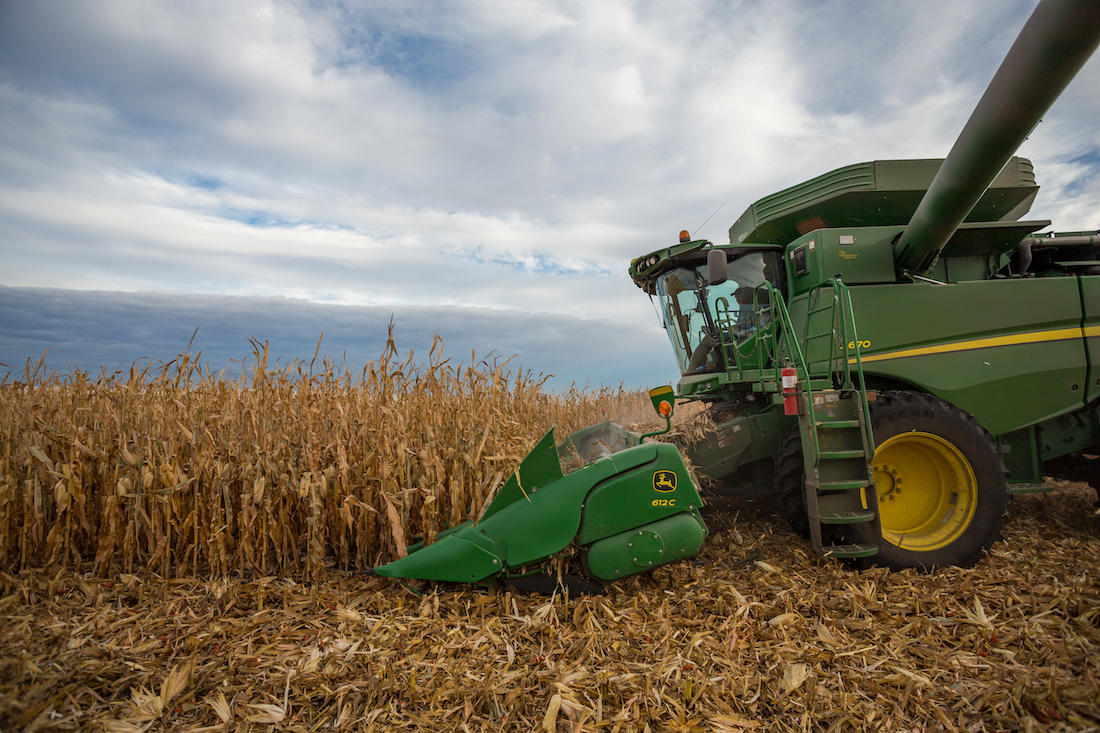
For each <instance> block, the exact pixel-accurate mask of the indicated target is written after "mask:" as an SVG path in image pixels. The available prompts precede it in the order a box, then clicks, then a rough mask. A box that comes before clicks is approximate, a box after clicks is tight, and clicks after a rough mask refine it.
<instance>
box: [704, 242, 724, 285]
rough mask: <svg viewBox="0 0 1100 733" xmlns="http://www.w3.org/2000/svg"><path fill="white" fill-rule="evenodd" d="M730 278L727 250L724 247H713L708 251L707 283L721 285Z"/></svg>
mask: <svg viewBox="0 0 1100 733" xmlns="http://www.w3.org/2000/svg"><path fill="white" fill-rule="evenodd" d="M728 278H729V270H728V268H727V267H726V251H725V250H724V249H712V250H711V251H710V252H707V284H708V285H721V284H722V283H724V282H725V281H726V280H727V279H728Z"/></svg>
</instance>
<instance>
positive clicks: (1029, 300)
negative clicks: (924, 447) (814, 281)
mask: <svg viewBox="0 0 1100 733" xmlns="http://www.w3.org/2000/svg"><path fill="white" fill-rule="evenodd" d="M852 300H853V303H854V306H855V310H856V318H857V320H858V321H859V333H860V339H861V341H862V342H863V346H864V348H863V365H864V371H865V372H866V373H867V375H868V378H871V377H873V376H875V375H879V376H884V377H888V378H892V379H896V380H899V381H901V382H904V383H907V384H912V385H915V386H916V387H918V388H919V389H921V390H923V391H927V392H930V393H932V394H934V395H936V396H938V397H941V398H943V399H945V400H947V401H948V402H950V403H952V404H954V405H957V406H958V407H960V408H962V409H963V410H965V411H966V412H969V413H970V414H971V415H973V416H974V418H975V419H976V420H977V421H978V422H979V423H980V424H981V425H982V427H984V428H985V429H986V430H988V431H989V432H990V433H993V434H994V435H1000V434H1003V433H1009V432H1012V431H1014V430H1018V429H1020V428H1023V427H1026V426H1028V425H1033V424H1035V423H1038V422H1041V421H1043V420H1046V419H1049V418H1051V417H1055V416H1057V415H1060V414H1065V413H1068V412H1072V411H1074V410H1077V409H1079V408H1080V407H1081V406H1082V405H1083V396H1084V394H1085V389H1084V384H1085V378H1086V372H1087V370H1088V358H1087V356H1086V353H1085V345H1084V341H1083V340H1082V338H1081V324H1082V311H1081V296H1080V290H1079V286H1078V279H1077V278H1070V277H1064V278H1053V277H1052V278H1034V279H1022V280H1010V281H1005V280H1000V281H978V282H964V283H952V284H950V285H924V284H919V285H918V284H914V285H905V286H879V285H868V286H862V287H857V288H852Z"/></svg>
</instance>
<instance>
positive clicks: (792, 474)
mask: <svg viewBox="0 0 1100 733" xmlns="http://www.w3.org/2000/svg"><path fill="white" fill-rule="evenodd" d="M1098 43H1100V3H1098V2H1095V1H1094V0H1042V2H1041V3H1040V4H1039V6H1038V7H1037V8H1036V10H1035V12H1034V13H1033V15H1032V17H1031V18H1030V19H1029V20H1028V22H1027V24H1026V25H1025V26H1024V28H1023V30H1022V31H1021V33H1020V36H1019V38H1018V39H1017V40H1016V42H1015V44H1014V45H1013V47H1012V49H1011V50H1010V51H1009V54H1008V56H1007V57H1006V58H1005V60H1004V62H1003V63H1002V65H1001V68H1000V69H999V70H998V72H997V74H996V76H995V77H994V79H993V81H992V82H991V83H990V86H989V88H988V89H987V91H986V93H985V95H984V96H983V97H982V99H981V101H980V102H979V103H978V106H977V108H976V109H975V111H974V113H973V115H972V116H971V118H970V120H969V122H967V124H966V126H965V128H964V129H963V131H962V133H961V135H960V136H959V139H958V140H957V142H956V143H955V146H954V148H953V149H952V150H951V152H950V154H949V155H948V157H947V158H946V160H885V161H874V162H870V163H860V164H857V165H852V166H848V167H845V168H840V169H838V170H835V171H832V172H829V173H826V174H825V175H822V176H819V177H817V178H814V179H812V180H809V181H806V182H805V183H802V184H799V185H797V186H793V187H791V188H788V189H786V190H784V191H780V192H779V193H776V194H772V195H771V196H766V197H765V198H762V199H760V200H759V201H757V202H756V203H754V204H753V205H752V206H750V207H749V208H748V209H746V210H745V213H744V214H742V215H741V217H740V218H739V219H738V220H737V221H736V222H735V223H734V224H733V226H732V227H731V228H730V242H729V244H720V245H714V244H712V243H710V242H708V241H702V240H692V239H691V237H690V235H688V233H687V232H683V233H682V234H681V237H680V242H679V244H675V245H673V246H670V247H667V248H663V249H660V250H658V251H656V252H652V253H650V254H647V255H644V256H642V257H639V258H638V259H636V260H634V262H633V263H632V264H631V266H630V275H631V277H632V278H633V279H634V282H635V283H636V284H637V285H638V286H639V287H640V288H642V289H643V290H644V291H645V292H647V293H649V294H650V295H651V296H654V297H656V298H657V299H659V302H660V305H661V309H662V311H663V315H664V325H665V328H666V329H667V332H668V336H669V339H670V340H671V342H672V348H673V351H674V352H675V355H676V359H677V362H678V363H679V366H680V372H681V375H682V376H681V379H680V381H679V384H678V386H677V389H676V395H675V396H678V397H680V398H681V399H687V400H701V401H704V402H708V403H711V404H712V414H713V415H714V417H715V422H716V424H717V429H716V430H715V431H714V432H713V433H712V434H711V435H710V436H709V437H707V438H706V439H704V440H703V441H701V442H699V443H697V444H695V445H694V446H689V447H687V450H688V452H689V455H690V457H691V459H692V461H693V463H694V464H695V466H696V467H697V468H698V469H699V470H700V471H701V472H703V473H704V474H706V475H707V476H709V477H712V478H714V479H719V480H728V479H731V478H735V477H737V476H741V477H745V478H748V479H751V480H752V481H753V482H754V483H755V484H756V485H757V486H761V487H765V489H766V490H771V491H774V492H775V493H776V494H778V496H779V498H780V501H781V504H782V506H783V507H784V510H785V512H786V514H787V515H788V517H789V518H790V520H791V522H792V524H793V525H794V526H795V528H796V529H799V530H800V531H802V532H803V533H804V534H805V535H807V536H809V537H810V538H811V540H812V542H813V546H814V548H815V549H816V550H817V551H818V552H821V553H823V554H825V555H829V556H832V557H839V558H873V559H874V560H875V561H877V562H881V563H884V564H886V565H889V566H891V567H895V568H900V567H931V566H937V565H947V564H952V565H969V564H972V563H974V562H976V561H977V560H979V559H980V558H981V557H982V555H983V553H984V551H985V550H986V549H988V548H989V547H990V545H992V543H993V542H995V541H996V540H997V539H998V538H999V537H1000V528H1001V523H1002V520H1003V516H1004V514H1005V510H1006V506H1007V502H1008V499H1009V497H1010V496H1011V495H1012V494H1013V493H1020V492H1026V491H1034V490H1038V489H1039V488H1040V487H1039V484H1040V483H1041V482H1042V480H1043V477H1044V476H1045V475H1046V476H1049V475H1054V476H1062V477H1070V478H1074V479H1077V480H1084V481H1088V482H1090V483H1091V484H1092V485H1093V486H1094V487H1096V486H1100V460H1098V459H1097V458H1096V454H1097V452H1098V451H1100V415H1098V409H1100V408H1098V406H1100V236H1098V234H1097V233H1096V232H1063V233H1057V234H1050V233H1043V234H1036V232H1038V231H1040V230H1043V229H1045V228H1046V227H1047V226H1049V224H1050V222H1049V221H1028V220H1022V219H1021V217H1023V216H1024V215H1025V214H1026V213H1027V212H1028V210H1029V209H1030V206H1031V203H1032V201H1033V200H1034V199H1035V195H1036V193H1037V192H1038V186H1037V185H1036V182H1035V175H1034V171H1033V169H1032V166H1031V163H1030V162H1029V161H1027V160H1024V159H1022V158H1016V157H1011V156H1013V154H1014V153H1015V151H1016V149H1017V148H1018V147H1019V145H1020V143H1021V142H1022V141H1023V140H1024V138H1025V137H1026V136H1027V135H1028V133H1029V132H1030V131H1031V130H1032V129H1033V128H1034V127H1035V125H1036V124H1037V123H1038V121H1039V119H1040V117H1041V116H1042V115H1043V114H1044V113H1045V112H1046V110H1047V109H1048V108H1049V107H1050V105H1051V104H1053V102H1054V100H1055V99H1056V98H1057V97H1058V95H1059V94H1060V93H1061V91H1062V90H1063V89H1064V88H1065V87H1066V85H1067V84H1069V82H1070V80H1071V79H1072V78H1073V77H1074V75H1075V74H1076V73H1077V71H1078V70H1079V69H1080V68H1081V66H1083V65H1084V63H1085V61H1087V60H1088V58H1089V56H1090V55H1091V54H1092V52H1093V51H1094V50H1095V49H1096V47H1097V45H1098ZM652 396H653V399H654V405H655V406H656V407H657V408H658V411H659V412H660V413H661V414H662V415H665V416H666V417H667V416H669V415H670V414H671V408H672V404H673V403H674V401H675V399H674V395H673V391H672V389H671V388H669V387H666V388H662V389H658V390H655V391H654V393H653V395H652ZM645 437H647V436H641V435H638V434H635V433H630V432H628V431H626V430H623V429H622V428H619V427H617V426H614V425H611V424H607V423H605V424H602V425H597V426H594V427H592V428H588V429H587V430H583V431H581V432H579V433H576V434H574V435H572V436H570V437H569V438H568V439H567V440H566V441H565V442H564V443H563V446H562V447H563V448H565V449H567V450H569V451H570V452H575V453H576V454H577V455H578V456H580V458H581V461H582V462H584V463H586V465H585V466H584V467H583V468H580V469H578V470H575V471H573V472H571V473H568V474H563V472H562V469H561V465H560V461H559V457H558V448H557V447H556V446H555V444H554V438H553V431H551V432H550V433H549V434H548V435H547V436H546V437H545V438H544V439H543V440H542V441H541V442H540V443H539V444H538V446H537V447H536V448H535V449H534V450H533V451H532V452H531V454H530V455H529V456H528V457H527V458H526V459H525V460H524V461H523V463H522V465H521V466H520V468H519V470H518V471H517V473H516V475H515V476H513V477H512V479H511V480H510V481H509V482H508V483H507V484H506V485H505V486H504V487H503V488H502V489H501V491H500V492H499V494H498V495H497V496H496V497H495V498H494V500H493V501H492V502H490V503H488V504H487V506H486V509H485V510H484V511H483V512H482V514H481V516H479V517H477V518H476V519H471V521H469V522H467V523H466V524H463V525H461V526H458V527H454V528H452V529H451V530H448V531H447V532H444V533H441V534H440V537H439V540H438V541H437V542H435V543H433V544H431V545H428V546H424V545H421V544H417V545H413V546H412V547H410V548H408V555H407V556H406V557H404V558H401V559H399V560H397V561H395V562H393V563H390V564H389V565H386V566H383V567H380V568H376V569H375V572H377V574H379V575H385V576H391V577H403V578H424V579H430V580H442V581H458V582H475V583H486V582H495V581H496V580H497V579H502V578H503V579H506V580H508V582H510V583H513V584H515V585H518V586H521V587H524V586H525V587H531V588H539V587H542V588H549V587H551V586H553V585H554V584H555V583H558V582H566V583H570V582H571V583H573V584H575V585H579V586H580V587H581V588H582V589H593V588H598V586H599V585H600V584H603V583H607V582H611V581H614V580H617V579H619V578H622V577H624V576H627V575H630V574H633V573H638V572H643V571H647V570H650V569H652V568H655V567H657V566H659V565H662V564H664V563H667V562H671V561H674V560H677V559H680V558H685V557H690V556H692V555H694V554H695V553H696V552H698V550H699V548H700V546H701V545H702V542H703V540H704V538H705V537H706V534H707V530H706V527H705V526H704V524H703V521H702V519H701V518H700V516H699V507H700V504H701V502H700V499H699V494H698V493H697V491H696V488H695V486H694V485H693V484H692V481H691V478H690V476H689V475H688V472H687V471H686V470H685V467H684V463H683V461H682V459H681V458H680V454H679V453H678V452H677V450H676V448H674V447H673V446H672V445H668V444H662V443H653V442H646V441H645V440H644V439H645ZM566 558H570V559H572V560H575V561H576V562H573V563H571V564H570V565H568V566H563V564H561V563H556V562H555V561H556V560H564V559H566ZM578 569H579V570H580V575H579V576H571V575H570V572H571V571H576V570H578ZM563 572H564V573H565V575H562V573H563ZM567 576H568V577H567Z"/></svg>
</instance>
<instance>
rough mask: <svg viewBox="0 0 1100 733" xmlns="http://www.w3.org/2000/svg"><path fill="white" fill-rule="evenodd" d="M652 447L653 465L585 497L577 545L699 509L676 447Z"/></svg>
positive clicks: (696, 493)
mask: <svg viewBox="0 0 1100 733" xmlns="http://www.w3.org/2000/svg"><path fill="white" fill-rule="evenodd" d="M651 447H653V448H654V449H655V451H656V453H655V456H654V458H655V460H654V461H653V462H652V463H647V464H645V465H644V466H640V467H638V468H637V469H636V470H633V471H630V472H629V473H623V474H622V475H619V476H616V477H615V478H613V479H610V480H608V481H605V482H603V483H601V484H600V485H599V486H597V487H596V488H595V489H593V490H592V493H591V494H589V495H588V498H587V499H585V502H584V518H583V520H582V521H581V526H580V531H579V532H578V533H577V544H580V545H587V544H589V543H591V542H595V541H596V540H599V539H602V538H604V537H610V536H611V535H614V534H618V533H619V532H623V531H625V530H628V529H630V528H632V527H639V526H641V525H644V524H649V523H650V522H654V521H657V520H659V519H663V518H665V517H668V516H669V515H672V514H676V513H677V512H684V511H690V510H693V509H698V508H699V507H700V506H702V500H701V499H700V498H699V492H698V491H696V489H695V485H694V484H693V483H692V481H691V476H690V475H689V474H688V472H687V468H685V467H684V461H683V459H682V458H681V457H680V452H679V451H678V450H676V446H673V445H670V444H668V443H657V444H651ZM612 457H614V456H612Z"/></svg>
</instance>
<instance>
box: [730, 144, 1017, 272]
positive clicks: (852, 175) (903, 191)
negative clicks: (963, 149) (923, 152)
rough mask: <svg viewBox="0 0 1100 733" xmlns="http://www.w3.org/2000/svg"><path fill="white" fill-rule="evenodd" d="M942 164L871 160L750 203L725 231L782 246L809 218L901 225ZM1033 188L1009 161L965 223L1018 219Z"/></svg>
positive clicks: (740, 239) (835, 223) (735, 239)
mask: <svg viewBox="0 0 1100 733" xmlns="http://www.w3.org/2000/svg"><path fill="white" fill-rule="evenodd" d="M942 164H943V160H941V159H928V160H876V161H873V162H869V163H857V164H855V165H849V166H845V167H844V168H838V169H836V170H834V171H830V172H828V173H825V174H823V175H820V176H818V177H817V178H812V179H810V180H809V181H805V182H804V183H800V184H798V185H796V186H792V187H790V188H787V189H784V190H783V191H779V192H778V193H774V194H771V195H770V196H765V197H764V198H762V199H760V200H759V201H757V202H756V203H754V204H753V205H752V206H750V207H749V208H748V209H746V210H745V213H743V214H742V215H741V217H740V218H738V220H737V221H736V222H735V223H734V225H733V226H732V227H730V242H732V243H734V244H741V243H746V244H747V243H750V242H752V243H769V244H786V243H788V242H792V241H794V240H795V239H797V238H798V237H800V236H801V233H800V232H799V231H798V225H799V224H802V223H804V222H809V221H811V220H813V219H815V218H818V219H820V220H821V221H822V222H823V224H822V226H825V227H843V226H846V225H849V224H853V223H859V224H860V225H862V226H885V225H898V226H902V227H904V225H905V224H906V223H907V222H908V221H909V219H910V218H911V217H912V216H913V214H914V212H916V210H917V207H918V206H919V204H920V201H921V199H922V198H923V197H924V193H925V191H926V190H927V188H928V186H929V185H931V183H932V181H933V179H934V178H935V176H936V173H937V172H939V169H940V166H941V165H942ZM1038 188H1039V187H1038V186H1037V185H1036V184H1035V173H1034V169H1033V167H1032V165H1031V162H1030V161H1028V160H1027V159H1025V158H1015V157H1014V158H1012V159H1010V160H1009V161H1008V163H1007V164H1006V165H1005V166H1004V168H1003V169H1002V170H1001V172H1000V173H999V174H998V175H997V177H996V178H995V179H994V180H993V182H992V183H991V184H990V187H989V190H988V191H986V192H985V194H984V195H983V196H982V197H981V199H980V200H979V201H978V203H977V204H976V205H975V206H974V209H973V210H972V211H971V212H970V214H969V216H967V218H966V220H967V221H971V222H973V221H995V220H999V219H1004V218H1006V217H1009V216H1011V215H1013V214H1015V215H1016V218H1019V216H1020V215H1022V214H1023V213H1025V212H1026V207H1024V206H1021V204H1026V203H1027V202H1029V201H1030V200H1031V199H1032V198H1034V196H1035V192H1036V191H1037V190H1038ZM803 231H805V229H804V230H803ZM830 274H831V273H830Z"/></svg>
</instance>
